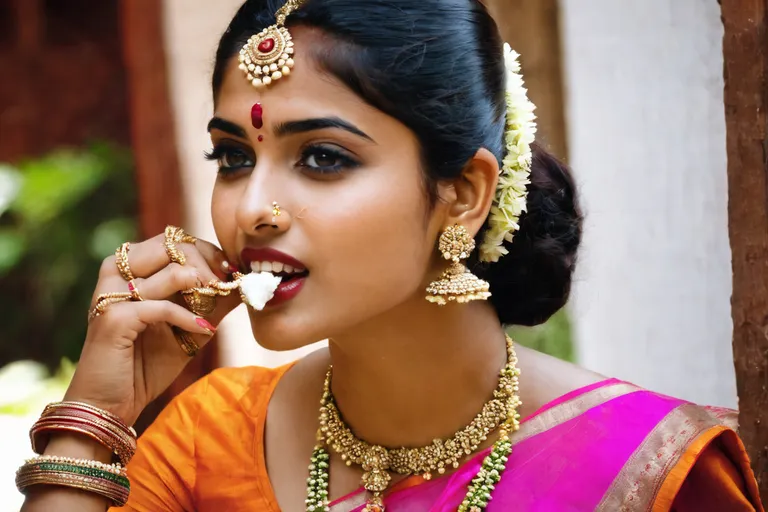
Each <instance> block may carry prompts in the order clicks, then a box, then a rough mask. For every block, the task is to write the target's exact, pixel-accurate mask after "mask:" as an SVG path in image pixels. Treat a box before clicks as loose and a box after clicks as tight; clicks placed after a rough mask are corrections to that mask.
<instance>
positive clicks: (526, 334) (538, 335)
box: [508, 308, 575, 362]
mask: <svg viewBox="0 0 768 512" xmlns="http://www.w3.org/2000/svg"><path fill="white" fill-rule="evenodd" d="M508 332H509V335H510V336H511V337H512V339H513V340H515V341H516V342H517V343H519V344H521V345H524V346H526V347H530V348H532V349H535V350H538V351H539V352H544V353H545V354H549V355H551V356H555V357H558V358H560V359H564V360H566V361H571V362H573V361H574V360H575V354H574V350H573V337H572V335H571V322H570V320H569V318H568V312H567V311H566V309H565V308H563V309H561V310H560V311H558V312H557V313H555V314H554V315H553V316H552V318H550V319H549V320H548V321H547V322H545V323H544V324H542V325H537V326H536V327H512V328H511V329H509V331H508Z"/></svg>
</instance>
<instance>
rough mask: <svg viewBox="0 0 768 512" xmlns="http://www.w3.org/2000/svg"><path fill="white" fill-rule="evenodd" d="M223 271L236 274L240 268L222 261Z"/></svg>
mask: <svg viewBox="0 0 768 512" xmlns="http://www.w3.org/2000/svg"><path fill="white" fill-rule="evenodd" d="M221 270H222V271H223V272H225V273H227V274H234V273H235V272H237V271H238V268H237V267H236V266H234V265H233V264H231V263H230V262H228V261H222V262H221Z"/></svg>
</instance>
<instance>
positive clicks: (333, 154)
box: [298, 144, 360, 174]
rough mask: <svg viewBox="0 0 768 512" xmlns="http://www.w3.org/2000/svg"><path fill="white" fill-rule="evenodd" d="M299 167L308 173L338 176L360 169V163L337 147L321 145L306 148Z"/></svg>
mask: <svg viewBox="0 0 768 512" xmlns="http://www.w3.org/2000/svg"><path fill="white" fill-rule="evenodd" d="M298 165H299V166H300V167H303V168H304V169H306V170H307V171H308V172H313V173H318V174H338V173H340V172H343V171H345V170H347V169H353V168H355V167H359V166H360V163H359V162H358V161H357V160H355V159H354V158H352V157H351V156H350V155H348V154H347V152H346V151H344V150H343V149H341V148H339V147H337V146H329V145H327V144H321V145H315V146H309V147H307V148H305V149H304V151H302V154H301V160H300V161H299V164H298Z"/></svg>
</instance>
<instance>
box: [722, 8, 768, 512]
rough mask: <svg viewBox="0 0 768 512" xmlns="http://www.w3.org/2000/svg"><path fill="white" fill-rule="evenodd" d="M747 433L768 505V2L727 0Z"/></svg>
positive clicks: (731, 175)
mask: <svg viewBox="0 0 768 512" xmlns="http://www.w3.org/2000/svg"><path fill="white" fill-rule="evenodd" d="M721 6H722V14H723V16H722V17H723V23H724V25H725V35H724V39H723V52H724V58H725V120H726V129H727V151H728V188H729V190H728V194H729V205H728V215H729V231H730V239H731V250H732V258H733V296H732V299H731V303H732V316H733V329H734V331H733V353H734V361H735V365H736V380H737V387H738V392H739V409H740V413H739V420H740V421H739V422H740V434H741V437H742V439H743V440H744V442H745V444H746V447H747V451H748V452H749V456H750V458H751V459H752V466H753V468H754V470H755V473H756V475H757V479H758V484H759V486H760V494H761V496H762V499H763V500H764V501H765V502H767V503H768V116H767V113H768V0H722V1H721Z"/></svg>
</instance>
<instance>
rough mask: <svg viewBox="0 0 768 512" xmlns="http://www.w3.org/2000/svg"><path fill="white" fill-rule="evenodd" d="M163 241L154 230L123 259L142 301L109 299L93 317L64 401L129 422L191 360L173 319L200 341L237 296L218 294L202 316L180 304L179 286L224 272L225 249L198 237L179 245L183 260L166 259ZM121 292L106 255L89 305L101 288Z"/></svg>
mask: <svg viewBox="0 0 768 512" xmlns="http://www.w3.org/2000/svg"><path fill="white" fill-rule="evenodd" d="M164 240H165V237H164V235H159V236H156V237H154V238H152V239H149V240H147V241H145V242H142V243H139V244H136V245H131V247H130V252H129V253H128V262H129V265H130V269H131V272H132V273H133V276H134V277H135V278H136V279H135V281H134V283H135V285H136V289H137V290H138V291H139V293H140V294H141V297H142V298H143V299H144V300H143V301H141V302H138V301H136V302H134V301H131V302H121V303H118V304H112V305H110V306H108V307H107V309H106V312H105V313H104V314H102V315H100V316H98V317H96V318H94V319H93V320H92V321H91V323H90V326H89V328H88V334H87V336H86V339H85V344H84V345H83V351H82V353H81V355H80V362H79V363H78V366H77V371H76V372H75V375H74V377H73V379H72V383H71V384H70V386H69V389H68V390H67V393H66V395H65V400H76V401H81V402H86V403H90V404H92V405H94V406H96V407H100V408H102V409H106V410H107V411H109V412H112V413H113V414H116V415H118V416H119V417H120V418H122V419H123V420H124V421H125V422H126V423H127V424H128V425H133V423H135V421H136V419H137V418H138V416H139V414H141V411H142V410H144V408H145V407H146V406H147V405H148V404H149V403H150V402H151V401H152V400H154V399H155V398H157V396H159V395H160V394H161V393H162V392H163V391H164V390H165V389H166V388H167V387H168V386H169V385H170V384H171V383H172V382H173V380H174V379H175V378H176V377H177V376H178V375H179V373H181V371H182V370H183V369H184V367H185V366H186V365H187V363H188V362H189V360H190V358H189V356H188V355H187V354H186V353H185V352H184V351H183V350H182V349H181V348H180V346H179V342H178V341H177V339H176V338H175V336H174V334H173V332H172V330H171V326H174V327H177V328H180V329H182V330H184V331H187V332H188V333H190V334H191V335H192V337H193V339H194V340H195V342H196V343H197V344H198V345H199V346H200V347H202V346H204V345H205V344H206V343H207V342H208V341H209V340H210V338H211V336H212V335H213V332H214V330H215V327H214V326H215V325H218V323H219V322H220V321H221V320H222V319H223V318H224V316H226V315H227V314H228V313H229V312H230V311H232V310H233V309H234V308H235V307H236V306H237V305H238V304H239V303H240V298H239V294H238V293H237V292H234V293H232V294H231V295H230V296H228V297H218V299H217V305H216V310H215V311H214V312H213V313H212V314H211V315H209V316H208V317H207V318H205V319H203V318H200V317H198V316H196V315H195V314H193V313H192V312H190V311H189V310H187V309H186V308H185V307H184V306H182V305H181V304H184V302H183V300H182V299H181V298H180V296H179V294H178V292H180V291H181V290H187V289H190V288H194V287H199V286H201V285H202V284H204V283H208V282H210V281H211V280H213V279H216V280H226V279H227V274H226V273H225V272H224V271H223V269H222V264H223V263H224V261H225V256H224V253H223V252H222V251H221V250H219V249H218V248H217V247H216V246H214V245H213V244H210V243H208V242H205V241H202V240H198V241H197V242H195V243H194V244H183V243H179V244H177V248H178V249H179V250H181V251H183V252H184V254H185V255H186V263H185V265H183V266H182V265H179V264H177V263H170V260H169V257H168V255H167V253H166V250H165V247H164V245H163V242H164ZM126 291H128V283H127V282H126V281H125V279H124V278H123V277H122V276H121V275H120V272H119V271H118V268H117V265H116V263H115V257H114V256H111V257H109V258H107V259H106V260H104V263H103V264H102V267H101V271H100V272H99V281H98V283H97V285H96V291H95V292H94V300H93V303H92V306H94V305H95V301H96V297H98V296H99V295H100V294H103V293H115V292H126Z"/></svg>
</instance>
